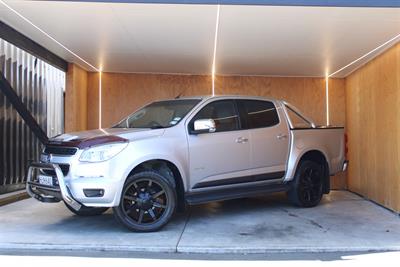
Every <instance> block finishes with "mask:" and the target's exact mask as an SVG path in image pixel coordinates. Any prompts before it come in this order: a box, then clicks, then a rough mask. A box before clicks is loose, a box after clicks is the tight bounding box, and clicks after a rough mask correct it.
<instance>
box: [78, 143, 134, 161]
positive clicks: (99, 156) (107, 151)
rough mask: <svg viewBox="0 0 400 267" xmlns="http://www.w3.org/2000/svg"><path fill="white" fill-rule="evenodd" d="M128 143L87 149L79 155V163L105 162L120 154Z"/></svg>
mask: <svg viewBox="0 0 400 267" xmlns="http://www.w3.org/2000/svg"><path fill="white" fill-rule="evenodd" d="M127 146H128V143H114V144H109V145H102V146H95V147H92V148H89V149H87V150H85V151H83V153H82V154H81V156H80V158H79V161H83V162H101V161H106V160H109V159H111V158H112V157H114V156H115V155H117V154H118V153H120V152H121V151H122V150H124V149H125V147H127Z"/></svg>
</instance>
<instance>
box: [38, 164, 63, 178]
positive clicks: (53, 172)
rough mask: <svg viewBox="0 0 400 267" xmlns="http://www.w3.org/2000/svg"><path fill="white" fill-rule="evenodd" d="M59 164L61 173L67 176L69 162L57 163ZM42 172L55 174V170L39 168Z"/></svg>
mask: <svg viewBox="0 0 400 267" xmlns="http://www.w3.org/2000/svg"><path fill="white" fill-rule="evenodd" d="M58 166H60V169H61V171H62V173H63V175H64V176H67V174H68V172H69V164H58ZM41 171H42V172H43V173H44V174H47V175H51V176H56V171H55V170H44V169H42V170H41Z"/></svg>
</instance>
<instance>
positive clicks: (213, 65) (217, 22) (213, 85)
mask: <svg viewBox="0 0 400 267" xmlns="http://www.w3.org/2000/svg"><path fill="white" fill-rule="evenodd" d="M220 9H221V5H218V6H217V20H216V22H215V36H214V53H213V61H212V70H211V79H212V95H213V96H214V95H215V62H216V59H217V45H218V31H219V13H220Z"/></svg>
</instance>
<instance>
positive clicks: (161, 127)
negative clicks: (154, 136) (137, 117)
mask: <svg viewBox="0 0 400 267" xmlns="http://www.w3.org/2000/svg"><path fill="white" fill-rule="evenodd" d="M163 128H166V127H165V126H162V125H155V126H151V127H150V129H163Z"/></svg>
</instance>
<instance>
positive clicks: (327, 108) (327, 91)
mask: <svg viewBox="0 0 400 267" xmlns="http://www.w3.org/2000/svg"><path fill="white" fill-rule="evenodd" d="M325 101H326V126H329V125H330V118H329V76H328V75H327V76H326V77H325Z"/></svg>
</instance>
